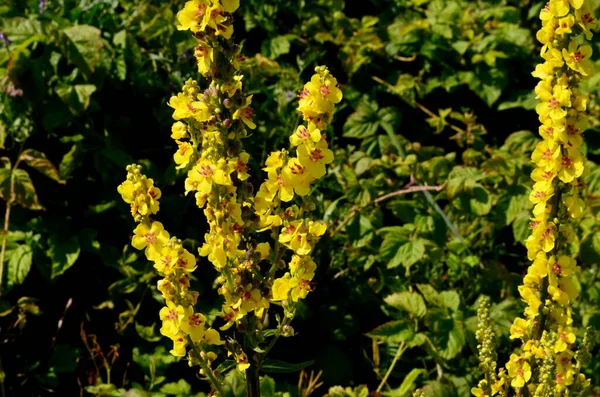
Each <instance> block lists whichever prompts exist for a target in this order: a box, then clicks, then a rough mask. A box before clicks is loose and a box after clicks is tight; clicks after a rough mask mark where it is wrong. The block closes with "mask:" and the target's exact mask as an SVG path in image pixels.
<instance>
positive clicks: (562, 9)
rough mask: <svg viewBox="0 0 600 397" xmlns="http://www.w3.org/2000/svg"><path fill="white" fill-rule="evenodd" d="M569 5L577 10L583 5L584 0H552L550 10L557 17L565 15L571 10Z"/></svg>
mask: <svg viewBox="0 0 600 397" xmlns="http://www.w3.org/2000/svg"><path fill="white" fill-rule="evenodd" d="M569 5H571V6H572V7H573V8H574V9H576V10H577V9H579V8H581V6H582V5H583V0H551V1H550V12H551V13H552V14H553V15H555V16H557V17H562V16H565V15H566V14H567V13H568V12H569V11H570V7H569Z"/></svg>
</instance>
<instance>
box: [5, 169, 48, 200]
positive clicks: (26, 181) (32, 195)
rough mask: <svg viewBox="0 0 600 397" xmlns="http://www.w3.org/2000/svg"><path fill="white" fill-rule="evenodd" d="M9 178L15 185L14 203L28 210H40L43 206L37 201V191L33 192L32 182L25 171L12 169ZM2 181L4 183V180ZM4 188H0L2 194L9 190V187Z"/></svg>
mask: <svg viewBox="0 0 600 397" xmlns="http://www.w3.org/2000/svg"><path fill="white" fill-rule="evenodd" d="M11 178H12V180H13V181H12V183H14V187H15V203H17V204H19V205H20V206H21V207H23V208H27V209H30V210H41V209H42V208H43V207H42V206H41V205H40V203H39V202H38V196H37V193H36V192H35V188H34V187H33V182H32V181H31V177H30V176H29V174H28V173H27V171H25V170H22V169H20V168H17V169H16V170H13V171H12V173H11ZM4 183H5V184H6V180H5V181H4ZM9 183H10V182H9ZM5 189H6V188H5V187H3V188H2V189H1V190H2V192H3V195H4V193H6V192H10V187H9V188H8V191H7V190H5Z"/></svg>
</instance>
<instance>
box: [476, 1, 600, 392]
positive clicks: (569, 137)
mask: <svg viewBox="0 0 600 397" xmlns="http://www.w3.org/2000/svg"><path fill="white" fill-rule="evenodd" d="M540 19H541V21H542V28H541V29H540V30H539V31H538V33H537V39H538V40H539V41H540V42H541V43H542V44H543V47H542V50H541V56H542V58H543V59H544V62H543V63H541V64H539V65H537V67H536V69H535V71H534V72H533V73H532V75H533V76H534V77H536V78H539V79H540V82H539V83H538V84H537V86H536V87H535V93H536V95H537V98H538V100H539V103H538V105H537V107H536V112H537V114H538V116H539V121H540V123H541V125H540V127H539V133H540V136H541V137H542V141H541V142H540V143H539V144H538V145H537V147H536V148H535V150H534V152H533V154H532V161H533V162H534V163H535V166H536V168H535V170H534V171H533V173H532V174H531V178H532V179H533V182H534V185H533V190H532V192H531V195H530V197H529V198H530V201H531V202H532V203H533V204H534V209H533V218H532V223H531V229H532V232H531V235H530V236H529V238H528V239H527V242H526V247H527V256H528V258H529V260H531V261H532V263H531V265H530V266H529V268H528V269H527V274H526V275H525V277H524V279H523V284H522V285H521V286H519V293H520V295H521V298H522V299H523V301H524V302H526V304H527V307H526V309H525V312H524V316H523V317H522V318H521V317H519V318H516V319H515V320H514V322H513V324H512V327H511V329H510V338H511V339H520V340H521V341H522V346H521V349H520V350H519V351H518V352H517V353H515V354H512V355H511V356H510V359H509V361H508V363H507V364H506V371H504V369H502V370H500V373H499V374H498V375H496V373H495V367H496V363H495V355H493V354H491V353H490V352H489V351H488V350H490V346H492V345H493V341H492V339H493V337H494V336H493V333H492V332H484V331H482V332H481V333H478V339H479V343H480V349H482V351H481V352H480V359H481V365H480V367H481V368H482V370H483V372H484V373H485V379H484V380H482V381H480V382H479V385H478V387H476V388H473V389H472V392H473V394H474V395H476V396H493V395H501V396H507V395H518V396H540V397H541V396H568V395H573V394H574V393H575V392H577V391H580V390H582V389H583V388H585V387H587V386H588V385H589V380H587V379H586V378H585V376H584V375H583V374H582V373H581V367H582V365H584V364H585V361H586V359H587V357H588V354H585V353H586V351H587V350H588V349H589V342H588V340H589V339H590V338H589V337H586V338H584V343H583V344H582V345H581V348H580V351H578V352H577V353H576V352H575V351H574V348H575V342H576V335H578V331H577V329H576V328H575V326H574V324H573V319H572V316H571V314H572V305H573V302H574V300H575V299H576V298H577V295H578V289H577V287H576V284H575V282H574V281H573V277H574V276H575V274H576V273H577V271H578V266H577V262H576V260H575V257H576V254H577V252H576V251H575V250H574V248H573V245H572V244H571V243H572V242H573V240H574V238H575V228H574V221H576V220H577V219H578V218H580V217H581V216H582V215H583V213H584V211H585V200H584V197H583V190H584V183H583V181H582V177H583V176H584V174H585V171H586V167H585V165H586V158H585V155H584V153H583V152H582V150H581V147H582V145H583V135H582V133H583V131H584V130H585V129H586V128H587V125H588V123H587V117H586V108H587V106H588V101H589V99H588V97H587V96H586V95H585V94H583V93H581V92H580V91H579V90H578V88H577V86H578V84H579V82H580V81H582V80H583V79H586V78H589V77H590V76H591V75H592V74H593V73H594V71H593V67H592V62H591V60H590V57H591V55H592V47H591V46H590V45H588V44H587V42H586V41H589V40H591V39H592V30H593V29H595V28H596V25H597V21H596V19H595V18H594V13H593V12H592V10H591V8H590V4H589V1H587V0H551V1H550V2H548V3H547V4H546V5H545V6H544V7H543V8H542V10H541V12H540ZM483 304H484V305H485V303H483ZM480 312H481V313H483V314H485V313H487V309H486V308H484V309H482V310H480ZM481 313H480V316H479V317H480V320H481V321H482V322H483V324H480V328H481V327H483V328H481V329H484V330H485V329H487V330H491V326H489V325H486V324H485V323H486V321H489V320H487V315H482V314H481Z"/></svg>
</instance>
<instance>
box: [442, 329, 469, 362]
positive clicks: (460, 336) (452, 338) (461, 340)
mask: <svg viewBox="0 0 600 397" xmlns="http://www.w3.org/2000/svg"><path fill="white" fill-rule="evenodd" d="M465 343H466V336H465V332H464V330H463V326H462V323H461V322H459V321H453V320H451V328H450V330H449V331H448V334H447V335H444V336H443V338H442V340H441V341H440V344H439V345H438V346H440V348H439V349H438V353H439V355H440V357H442V358H444V359H446V360H451V359H453V358H454V357H456V356H457V355H458V353H460V351H461V350H462V348H463V347H464V346H465Z"/></svg>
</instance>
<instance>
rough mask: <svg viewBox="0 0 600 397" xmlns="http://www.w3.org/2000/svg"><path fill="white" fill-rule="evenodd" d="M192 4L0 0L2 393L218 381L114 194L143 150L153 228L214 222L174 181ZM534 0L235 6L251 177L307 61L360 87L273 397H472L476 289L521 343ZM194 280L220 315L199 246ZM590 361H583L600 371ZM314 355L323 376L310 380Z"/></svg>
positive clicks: (595, 144)
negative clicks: (178, 343)
mask: <svg viewBox="0 0 600 397" xmlns="http://www.w3.org/2000/svg"><path fill="white" fill-rule="evenodd" d="M592 3H594V5H596V6H597V5H598V4H596V3H598V2H597V1H593V2H592ZM182 5H183V1H179V0H170V1H161V2H158V1H154V2H153V1H148V0H104V1H93V0H80V1H74V0H55V1H50V0H47V1H44V0H42V1H22V0H8V2H7V3H6V2H5V3H4V4H3V5H0V17H1V19H0V20H1V22H0V23H1V24H0V32H1V33H2V34H3V35H2V36H0V45H2V48H0V66H1V68H0V88H1V93H0V150H1V153H2V157H1V159H0V160H1V161H2V163H1V164H0V166H1V167H0V197H1V198H2V199H3V200H0V203H1V204H0V211H2V213H4V211H5V209H6V204H7V201H9V202H10V203H11V205H10V207H11V213H10V223H9V232H8V233H7V234H6V236H5V237H6V245H7V249H6V258H5V261H4V262H5V263H4V278H3V280H2V285H3V286H4V288H3V291H2V296H1V300H0V395H1V396H30V395H31V396H38V395H51V394H53V395H82V394H83V395H90V394H91V395H103V396H112V395H115V396H121V395H127V396H189V395H203V393H206V392H208V389H207V385H206V384H205V383H204V382H202V381H201V380H199V379H197V377H196V376H195V375H194V373H193V371H192V370H190V369H189V368H188V367H187V364H186V363H185V362H184V361H180V362H178V361H177V360H175V359H174V358H173V357H171V356H170V355H169V354H168V350H169V346H168V341H166V340H165V339H164V338H161V337H160V335H159V333H158V328H159V326H158V324H157V323H158V315H157V313H158V310H159V308H160V307H161V299H160V295H159V294H157V291H156V287H155V285H156V281H157V276H156V275H155V274H154V272H153V269H152V266H151V265H150V264H148V263H147V262H146V261H145V258H143V256H140V255H139V253H138V252H137V251H135V250H134V249H132V248H131V247H130V246H129V244H128V242H129V239H130V236H131V229H132V224H131V221H130V217H129V215H128V212H127V211H128V208H127V207H126V206H125V205H124V204H123V203H122V202H121V201H120V198H119V197H118V195H117V192H116V186H117V185H118V184H119V183H120V182H121V181H122V180H123V178H124V174H125V172H124V168H125V166H126V165H127V164H129V163H131V162H134V161H135V162H138V163H140V164H142V165H143V166H144V168H145V170H146V171H147V172H148V174H149V175H150V176H151V177H153V178H155V180H156V183H157V185H158V186H160V187H161V189H162V190H163V192H164V196H165V198H164V199H163V200H162V205H161V208H162V211H161V221H162V222H163V223H165V225H166V227H167V228H168V229H169V230H172V231H173V232H174V233H175V234H176V235H178V236H185V237H186V238H187V239H188V240H187V241H186V244H189V245H191V246H192V247H194V246H196V247H197V245H198V242H199V241H200V239H201V238H202V236H203V233H204V231H205V230H204V228H205V226H204V223H205V222H204V220H203V215H202V213H201V211H199V210H198V209H197V208H196V207H195V205H194V203H193V199H190V198H189V197H187V198H186V197H184V196H183V194H182V189H181V186H182V182H183V178H184V175H182V174H181V173H180V172H177V171H176V170H175V168H174V165H173V161H172V160H171V154H172V153H173V152H174V151H175V150H176V148H175V147H174V144H173V142H172V140H171V139H170V138H169V130H170V123H171V118H170V113H171V112H170V109H169V108H168V106H166V102H167V100H168V98H169V96H170V95H171V94H172V93H173V92H176V91H177V90H178V89H179V87H180V86H181V85H182V84H183V82H184V81H185V80H187V79H188V78H190V77H193V78H197V75H196V73H195V65H194V58H193V54H192V51H191V48H193V45H194V44H193V40H192V39H190V37H189V35H188V34H186V33H185V32H178V31H177V30H176V29H175V14H176V12H177V10H179V9H180V8H181V7H182ZM542 5H543V3H542V2H539V1H529V0H514V1H509V0H501V1H483V0H480V1H477V2H472V1H467V0H432V1H426V0H393V1H384V0H366V1H363V2H350V1H347V2H344V1H342V0H335V1H326V0H314V1H304V0H302V1H291V0H281V1H275V0H245V1H243V2H242V6H241V8H240V10H239V11H238V13H237V19H236V21H235V25H236V26H235V28H236V30H235V31H236V33H235V36H236V38H237V39H238V40H243V42H244V53H245V54H246V56H248V58H249V60H248V64H249V67H248V68H247V70H246V77H245V81H246V86H247V87H248V88H249V90H250V91H251V93H252V94H254V101H253V103H254V104H255V105H256V113H257V115H258V116H257V124H258V128H257V130H256V131H255V132H254V134H255V135H256V137H259V138H260V139H249V140H248V150H249V151H250V152H251V153H253V156H254V157H253V162H254V163H253V165H254V168H253V169H254V170H255V176H254V181H255V182H259V180H260V172H259V171H258V170H259V167H258V164H260V163H261V162H262V160H264V158H265V157H266V155H267V154H268V153H269V151H270V150H273V149H274V148H278V147H283V146H285V145H287V142H286V139H285V137H286V136H287V135H289V132H290V131H293V129H294V128H295V126H296V125H297V123H298V122H299V119H298V116H297V115H296V112H295V106H296V94H297V92H298V90H299V88H300V87H301V86H302V84H303V82H304V81H305V80H306V79H307V78H309V77H310V75H311V72H312V68H313V67H314V66H315V65H318V64H326V65H328V66H329V68H330V69H331V70H332V72H333V73H334V75H335V76H337V77H338V80H339V82H340V85H341V88H342V90H343V92H344V100H343V102H342V104H341V106H340V107H339V108H338V111H337V113H336V117H335V122H334V128H332V129H331V130H330V131H329V132H328V133H329V134H330V136H331V140H332V146H333V147H334V148H335V150H336V160H335V163H334V164H333V166H332V167H331V169H330V172H329V175H328V176H327V178H326V179H325V180H324V181H323V182H321V183H320V185H319V186H318V187H317V189H316V191H315V192H314V194H315V197H316V201H317V203H318V208H319V211H320V214H321V216H322V217H323V218H324V219H325V220H326V222H327V223H328V224H329V233H328V235H327V237H325V238H323V239H322V241H321V244H320V247H319V248H318V251H317V256H316V257H317V258H318V264H319V268H318V271H317V275H316V278H315V282H316V284H315V291H314V292H313V293H312V294H310V295H309V297H308V299H307V300H306V301H305V304H304V305H303V306H302V309H301V310H300V312H299V315H298V317H297V319H296V321H295V323H294V328H295V330H296V332H297V335H296V336H295V337H294V338H288V339H284V340H282V341H280V342H279V344H278V345H277V346H276V348H275V349H274V350H273V353H272V357H273V358H274V359H279V360H285V361H289V362H292V363H301V362H306V361H312V360H314V363H313V364H312V365H311V366H310V367H308V368H307V369H306V370H305V371H306V372H305V373H304V374H302V375H299V374H298V373H297V372H293V373H281V369H279V370H278V368H271V369H270V372H269V373H267V374H265V377H264V378H263V380H262V382H261V388H262V391H263V394H264V395H265V396H275V395H284V394H288V395H290V396H300V395H301V396H307V395H308V394H310V393H314V394H316V395H323V394H325V393H329V394H330V395H331V396H340V397H341V396H361V397H366V396H367V395H369V390H370V391H375V390H377V391H381V392H382V393H384V394H385V395H390V396H408V395H410V394H411V392H412V390H414V389H415V388H416V387H424V391H425V392H426V395H428V396H467V395H469V389H470V387H471V385H473V384H475V382H476V380H477V379H479V376H480V373H479V370H478V368H477V349H476V345H477V343H476V341H475V338H474V331H475V329H476V318H475V317H474V316H475V310H476V307H477V299H478V298H479V296H480V295H482V294H485V295H489V296H490V297H491V298H492V302H493V312H492V316H491V317H492V319H493V320H494V322H495V327H496V331H497V334H498V344H499V354H500V362H502V361H503V360H505V359H506V357H507V356H508V354H509V352H510V351H511V349H512V348H514V347H515V344H514V343H511V342H510V341H509V339H508V329H509V327H510V324H511V320H512V319H513V318H514V317H515V316H516V315H517V314H518V313H519V312H520V311H521V310H522V308H523V305H522V303H521V302H520V300H519V297H518V292H517V286H518V285H519V283H520V280H521V277H522V275H523V273H524V270H525V269H526V266H527V261H526V255H525V248H524V245H523V242H524V240H525V238H526V237H527V234H528V226H529V217H530V215H529V213H530V210H531V205H530V204H529V201H528V195H529V192H530V179H529V173H530V172H531V170H532V166H531V163H530V160H529V156H530V154H531V151H532V150H533V148H534V147H535V145H536V143H537V141H538V138H537V118H536V115H535V112H534V111H533V108H534V107H535V98H534V95H533V93H532V88H533V87H534V85H535V81H534V79H533V78H532V77H531V75H530V72H531V71H532V70H533V69H534V67H535V64H536V63H537V62H538V61H539V56H538V52H539V44H538V43H537V42H536V40H535V31H536V30H537V27H538V25H539V21H538V19H537V14H538V12H539V10H540V8H541V7H542ZM594 49H595V51H596V52H597V51H598V50H600V48H599V47H598V45H597V44H594ZM597 66H598V65H597ZM599 69H600V67H599ZM599 82H600V74H597V75H596V76H595V77H592V78H591V79H589V80H588V81H587V82H586V87H585V89H586V90H587V91H588V92H589V93H590V95H591V105H590V113H591V119H592V127H593V128H591V129H590V130H589V131H588V132H587V133H586V142H587V149H586V150H587V153H588V157H589V159H590V163H589V166H590V167H589V169H590V172H589V175H588V177H587V183H588V192H587V202H588V206H589V208H590V211H589V212H588V213H587V214H586V216H585V217H584V218H583V219H582V220H581V222H580V223H579V225H578V228H579V239H577V240H576V241H575V242H574V243H573V244H574V246H575V248H576V250H577V251H578V252H579V261H580V263H581V264H582V268H583V271H582V272H581V273H580V275H579V277H578V281H579V284H580V287H581V297H580V299H579V301H578V303H577V305H576V307H575V318H576V322H577V323H578V324H583V325H585V326H593V327H595V328H599V327H600V305H598V302H599V301H600V280H598V264H599V263H600V234H599V233H598V231H599V230H600V222H599V218H598V211H599V206H600V201H599V199H600V168H599V167H598V166H597V165H596V162H598V161H599V160H598V156H599V155H600V145H599V143H600V135H599V134H598V132H599V130H598V125H599V117H600V107H599V106H598V89H599V87H598V84H599ZM201 84H202V81H201ZM11 183H12V184H13V185H14V191H15V196H14V198H11ZM195 276H196V277H195V280H194V283H195V284H196V285H195V288H196V289H197V290H199V291H200V292H201V299H200V302H199V305H200V306H201V308H202V310H203V311H205V312H208V313H213V314H214V313H215V312H216V311H217V310H218V308H219V306H220V304H219V300H218V297H217V295H216V294H215V292H214V291H213V289H212V279H213V278H214V272H213V271H212V270H211V268H210V265H209V263H208V262H207V261H206V260H204V259H203V260H201V261H200V266H199V268H198V270H197V273H196V274H195ZM597 356H598V355H597V354H595V355H594V357H595V358H594V360H593V362H592V364H591V365H590V366H589V368H587V373H588V375H589V376H591V378H592V383H593V384H595V385H600V359H599V358H598V357H597ZM390 367H393V368H392V370H391V371H390V376H389V378H388V379H387V382H384V383H385V384H382V385H381V386H382V388H381V389H379V387H378V386H379V385H380V383H381V379H382V378H383V377H384V374H386V372H388V369H389V368H390ZM310 371H314V372H313V374H316V373H317V372H318V371H322V373H321V377H320V381H322V383H323V384H322V385H320V386H319V387H318V388H317V389H316V390H314V389H315V388H314V387H311V386H309V382H308V381H307V379H308V373H309V372H310ZM299 378H300V379H301V380H302V382H300V387H298V386H297V385H298V383H299V382H298V381H299ZM228 380H229V382H230V387H229V388H228V390H229V391H228V392H229V393H230V395H231V396H241V395H244V394H245V392H244V387H243V382H242V381H241V378H240V375H239V374H237V373H236V372H235V371H232V372H231V373H229V375H228ZM338 385H339V386H338ZM334 386H335V387H334ZM594 390H596V391H595V393H599V391H598V389H597V388H596V389H594ZM591 393H593V392H591ZM591 395H594V394H591ZM596 395H600V394H596Z"/></svg>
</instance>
